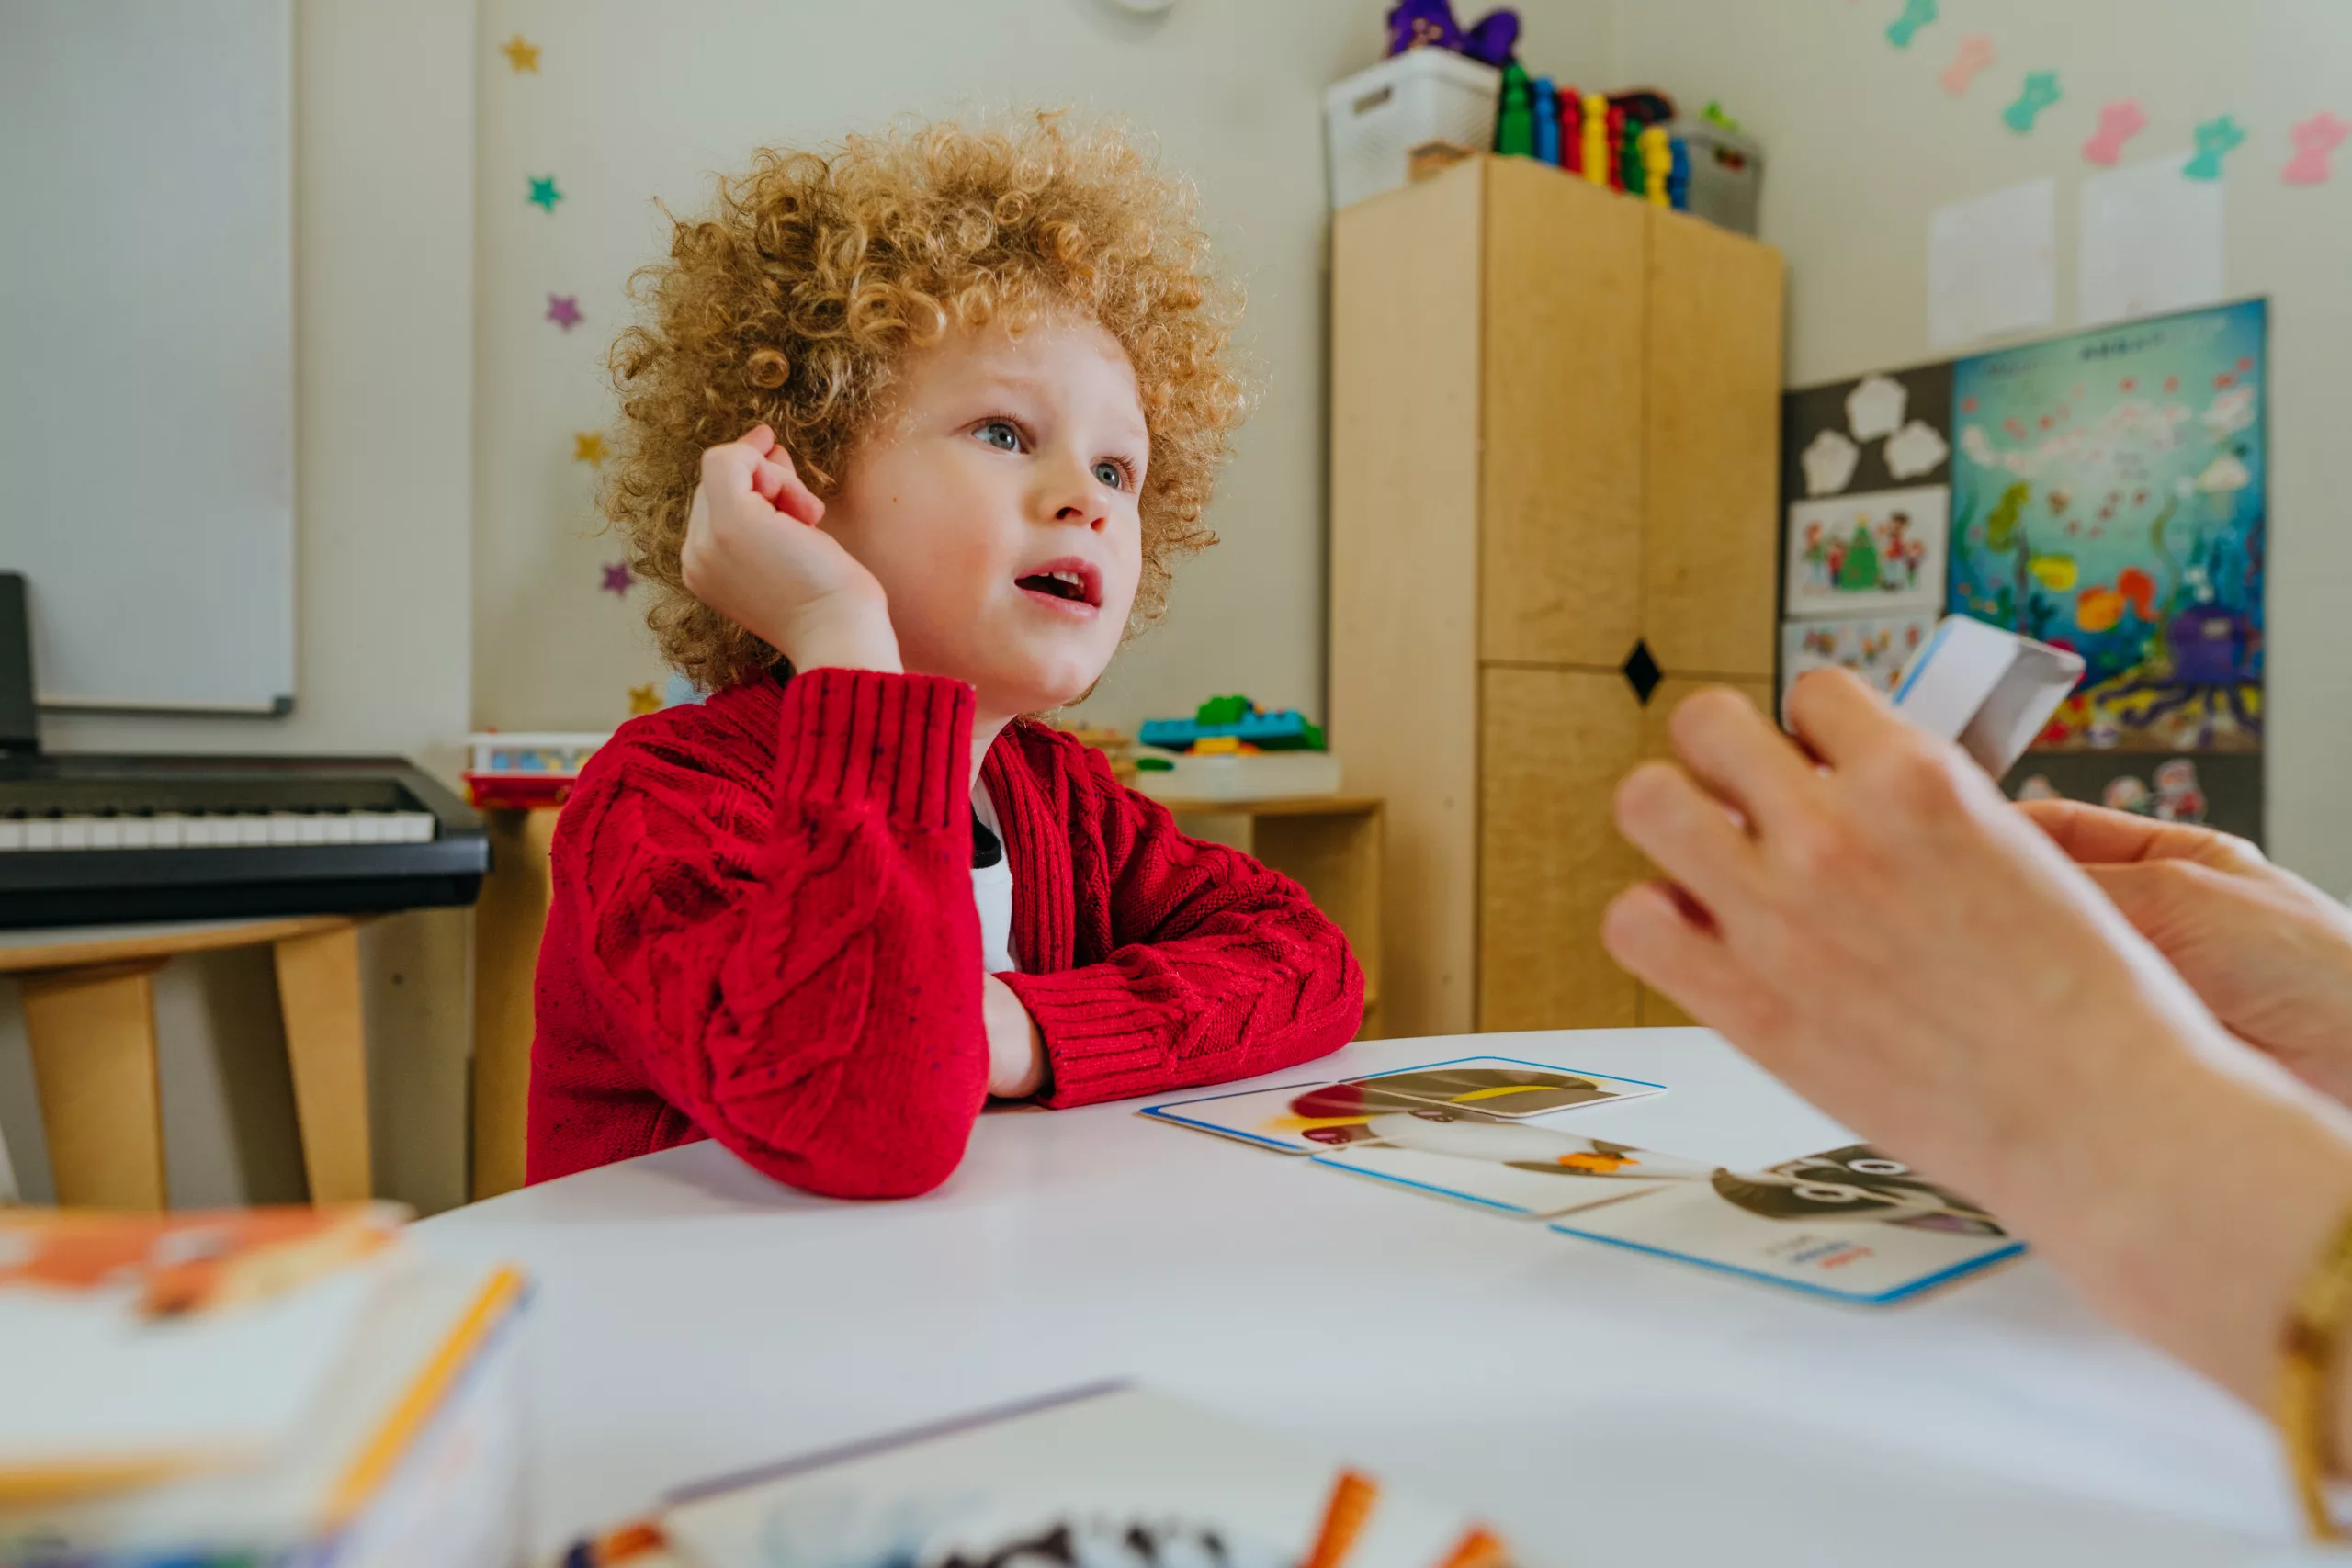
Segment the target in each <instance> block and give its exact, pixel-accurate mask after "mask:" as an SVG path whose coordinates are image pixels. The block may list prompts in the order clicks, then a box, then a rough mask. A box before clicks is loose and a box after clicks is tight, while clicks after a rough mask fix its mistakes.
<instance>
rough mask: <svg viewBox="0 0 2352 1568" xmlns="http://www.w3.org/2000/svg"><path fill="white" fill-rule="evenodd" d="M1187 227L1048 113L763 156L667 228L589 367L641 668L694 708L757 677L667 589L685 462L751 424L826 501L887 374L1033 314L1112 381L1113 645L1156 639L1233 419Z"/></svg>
mask: <svg viewBox="0 0 2352 1568" xmlns="http://www.w3.org/2000/svg"><path fill="white" fill-rule="evenodd" d="M1195 207H1196V197H1195V196H1194V193H1193V189H1192V187H1191V186H1189V185H1188V184H1187V183H1185V182H1183V181H1182V180H1179V179H1175V178H1172V177H1170V176H1169V175H1163V174H1161V173H1160V172H1159V169H1158V168H1157V167H1156V166H1155V164H1153V162H1152V160H1151V159H1150V157H1149V156H1148V155H1147V154H1146V153H1145V152H1143V151H1142V150H1140V149H1139V148H1137V147H1136V145H1135V143H1134V142H1133V141H1131V140H1130V139H1129V138H1128V137H1127V136H1126V135H1125V133H1124V132H1123V131H1122V130H1119V129H1118V128H1116V127H1111V126H1098V127H1080V126H1074V125H1071V124H1069V123H1068V122H1067V121H1066V120H1065V118H1064V117H1063V116H1061V115H1059V114H1054V113H1040V114H1035V115H1033V116H1028V117H1024V118H1020V119H1017V120H1012V121H1009V122H1007V123H1005V124H1003V125H1001V126H995V127H989V128H983V129H979V130H966V129H963V128H961V127H958V126H955V125H946V124H940V125H912V124H909V125H902V126H899V127H894V128H893V129H891V130H888V131H886V132H884V133H882V134H880V135H877V136H853V137H849V138H846V139H845V140H843V141H842V142H841V143H839V144H838V145H836V146H832V147H829V148H825V149H822V150H820V151H815V152H806V151H801V152H796V151H791V150H788V149H783V148H764V149H762V150H761V151H760V152H759V153H758V154H757V155H756V156H755V157H754V158H753V160H752V168H751V171H750V172H749V173H748V174H745V175H741V176H738V177H735V178H722V179H720V181H719V182H718V205H717V208H716V209H715V210H713V211H712V212H711V213H709V214H708V215H707V216H705V217H700V218H695V219H692V220H673V226H672V231H671V237H670V258H669V260H668V261H666V262H657V263H654V264H652V265H648V266H646V267H643V268H641V269H639V272H638V273H637V274H636V275H635V276H633V277H632V278H631V280H630V288H631V293H632V294H633V295H634V296H636V297H638V298H639V299H640V300H641V301H642V302H643V305H644V310H643V319H642V320H641V321H639V324H638V325H635V326H632V327H630V328H629V329H628V331H626V332H624V333H621V335H620V337H619V338H618V340H616V342H615V343H614V344H613V347H612V352H611V354H610V356H609V358H608V366H609V368H610V370H611V372H612V377H613V384H614V386H615V388H616V389H617V390H618V391H619V393H620V397H621V413H622V418H623V426H622V429H621V431H620V433H619V435H618V438H617V440H616V452H615V458H616V460H615V461H613V462H612V463H611V464H609V465H608V466H607V468H606V470H605V472H606V478H605V486H604V493H603V498H602V499H603V503H604V509H605V515H606V516H607V517H609V518H610V519H611V520H612V521H613V523H614V524H615V525H616V526H617V527H618V528H619V529H620V531H621V532H622V533H623V535H624V536H626V537H627V539H628V543H629V565H630V567H631V569H632V570H635V572H636V573H637V575H638V576H639V577H640V578H642V579H644V580H645V581H647V582H648V583H649V584H650V586H651V588H652V590H653V603H652V605H651V608H650V610H649V611H648V614H647V620H648V621H649V622H650V625H651V626H652V628H653V632H654V636H655V638H656V640H657V642H658V643H659V645H660V648H661V650H662V657H663V658H665V659H667V660H669V661H670V662H671V663H672V664H673V665H674V666H675V667H676V668H677V669H679V670H680V671H684V673H685V674H686V675H687V676H689V677H691V678H692V679H693V680H694V681H695V682H696V683H697V684H699V685H701V686H704V687H705V688H707V689H710V690H717V689H718V688H721V687H724V686H729V685H732V684H735V683H736V682H741V681H743V680H745V679H748V678H750V677H751V676H752V675H755V674H757V673H759V672H761V671H763V670H765V669H767V668H769V667H770V666H771V665H773V664H774V663H775V660H776V657H777V656H776V653H775V650H774V649H770V648H769V647H768V646H767V645H766V644H765V643H763V642H762V641H761V640H760V639H759V638H758V637H754V636H753V635H752V634H751V633H750V632H748V631H745V630H744V629H743V628H742V627H741V626H737V625H736V624H734V623H733V622H732V621H730V620H729V619H727V618H726V617H725V616H723V615H719V614H718V612H716V611H714V610H712V609H711V608H710V607H709V606H708V605H707V604H703V603H702V602H701V601H700V600H699V599H697V598H695V596H694V594H693V593H691V592H688V591H687V589H686V586H685V581H684V575H683V572H682V571H681V569H680V566H679V552H680V550H681V548H682V547H683V546H684V543H685V536H686V517H687V513H688V510H689V508H690V506H691V504H692V502H693V498H694V491H695V482H696V479H697V478H698V476H699V468H700V460H701V455H702V452H703V449H704V448H705V447H707V446H716V445H718V443H720V442H722V441H731V440H733V439H735V438H736V437H737V436H739V435H741V434H743V432H744V431H746V430H748V429H750V428H751V427H752V426H753V425H755V424H760V423H766V424H768V425H771V426H773V427H774V429H775V433H776V436H777V439H778V440H779V441H780V442H781V443H782V444H783V446H785V448H786V450H787V451H788V452H789V453H790V454H791V456H792V459H793V462H794V463H795V464H796V465H797V467H798V468H799V471H800V474H801V477H802V478H803V479H805V480H806V481H807V482H808V484H809V488H810V489H812V490H814V491H816V492H817V493H818V494H819V495H820V496H830V495H831V494H833V493H834V492H835V491H836V490H837V489H838V487H839V485H840V483H841V480H842V474H843V472H844V470H845V469H846V468H847V466H848V463H849V460H850V458H851V457H852V456H853V455H854V452H855V450H856V447H857V444H858V442H859V441H860V439H861V438H862V437H863V436H864V435H865V433H866V431H867V428H868V426H869V425H870V423H871V422H872V420H873V418H874V416H875V414H876V412H878V411H879V409H880V408H881V407H882V405H883V401H884V399H885V395H886V393H887V391H888V388H889V387H890V385H891V383H892V380H893V378H894V375H895V373H896V371H897V369H898V367H899V364H900V362H901V361H902V360H903V358H904V357H905V356H906V355H908V354H909V353H910V351H913V350H916V349H920V348H922V347H923V346H925V345H927V344H933V343H936V342H938V341H939V340H940V339H941V338H942V337H944V335H946V333H948V332H949V331H950V330H951V329H952V328H956V327H965V328H973V327H979V326H983V325H986V324H987V323H989V322H990V321H1001V322H1003V323H1005V324H1007V325H1009V326H1012V327H1013V328H1015V329H1018V328H1019V327H1021V326H1023V325H1025V324H1027V323H1028V322H1030V321H1034V320H1035V319H1036V318H1037V317H1038V316H1039V315H1041V314H1043V313H1046V312H1050V311H1056V310H1069V311H1073V312H1077V313H1080V314H1081V315H1083V316H1084V317H1086V318H1088V319H1091V320H1092V321H1098V322H1100V323H1101V324H1102V326H1103V329H1104V330H1105V331H1107V332H1108V333H1110V334H1111V335H1112V336H1113V337H1114V338H1115V339H1117V340H1118V343H1119V345H1120V346H1121V347H1122V348H1124V349H1125V351H1126V354H1127V358H1128V360H1129V361H1130V362H1131V363H1132V364H1133V365H1134V367H1135V373H1136V387H1137V389H1138V390H1139V392H1140V393H1141V398H1142V404H1143V414H1144V420H1145V423H1146V424H1147V426H1148V429H1149V431H1150V434H1151V450H1150V457H1149V460H1148V463H1147V464H1146V466H1145V478H1144V487H1143V491H1142V493H1141V494H1140V495H1139V496H1138V497H1137V501H1138V503H1139V510H1140V512H1141V514H1142V524H1143V573H1142V578H1141V581H1140V582H1139V583H1138V585H1137V588H1136V605H1135V611H1134V613H1133V615H1131V616H1130V618H1129V622H1128V629H1129V631H1130V632H1131V633H1132V632H1133V631H1135V630H1137V629H1140V628H1141V627H1143V626H1148V624H1149V623H1150V622H1152V621H1153V620H1155V619H1157V618H1158V617H1159V615H1160V614H1161V613H1162V612H1163V611H1164V610H1165V609H1166V606H1167V597H1168V584H1169V574H1170V566H1171V564H1172V563H1173V561H1174V560H1175V559H1176V558H1179V557H1181V556H1184V555H1188V554H1191V553H1192V552H1193V551H1196V550H1199V549H1201V548H1203V547H1206V546H1208V545H1212V544H1215V543H1216V535H1214V534H1212V533H1211V532H1210V531H1209V530H1208V528H1207V527H1206V526H1205V525H1204V524H1203V522H1202V515H1203V513H1204V512H1205V511H1206V510H1207V508H1208V503H1209V496H1210V492H1211V491H1212V489H1213V487H1214V485H1215V482H1216V471H1217V469H1218V468H1219V467H1220V466H1221V465H1222V464H1223V462H1224V460H1225V457H1226V454H1227V445H1228V443H1229V440H1230V437H1231V434H1232V432H1233V431H1234V429H1235V428H1236V427H1237V426H1238V425H1239V423H1241V420H1242V417H1243V413H1244V396H1243V391H1242V387H1241V384H1240V379H1239V377H1238V374H1237V372H1236V370H1235V369H1234V367H1233V366H1232V364H1231V357H1232V356H1231V351H1230V340H1231V337H1232V333H1233V327H1234V323H1235V321H1237V319H1238V314H1239V309H1240V304H1239V299H1238V295H1237V294H1235V293H1234V292H1232V291H1231V290H1229V289H1228V288H1227V287H1226V286H1224V285H1223V284H1222V283H1221V282H1220V281H1219V280H1218V279H1217V277H1216V276H1215V275H1214V274H1213V273H1212V272H1211V271H1210V270H1209V267H1208V263H1207V255H1208V248H1209V247H1208V242H1207V238H1206V236H1205V235H1204V234H1203V233H1202V231H1201V229H1200V225H1199V221H1198V219H1197V217H1196V214H1195Z"/></svg>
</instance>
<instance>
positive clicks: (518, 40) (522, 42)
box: [498, 33, 539, 76]
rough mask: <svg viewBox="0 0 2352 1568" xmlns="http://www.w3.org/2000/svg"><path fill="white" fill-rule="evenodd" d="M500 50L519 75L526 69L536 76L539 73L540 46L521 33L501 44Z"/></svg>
mask: <svg viewBox="0 0 2352 1568" xmlns="http://www.w3.org/2000/svg"><path fill="white" fill-rule="evenodd" d="M498 52H499V53H501V54H503V55H504V56H505V57H506V62H507V63H508V64H509V65H512V66H513V67H514V68H515V73H516V74H517V75H520V74H521V73H524V72H526V71H528V72H529V73H531V74H532V75H534V76H536V75H537V74H538V73H539V46H538V45H537V44H535V43H533V42H531V41H530V40H528V39H526V38H524V36H523V35H522V34H521V33H516V34H515V36H514V37H513V38H511V39H507V40H506V41H505V42H504V43H502V44H500V45H499V46H498Z"/></svg>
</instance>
